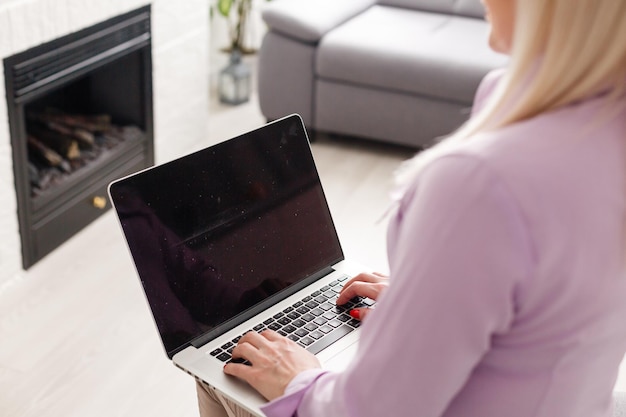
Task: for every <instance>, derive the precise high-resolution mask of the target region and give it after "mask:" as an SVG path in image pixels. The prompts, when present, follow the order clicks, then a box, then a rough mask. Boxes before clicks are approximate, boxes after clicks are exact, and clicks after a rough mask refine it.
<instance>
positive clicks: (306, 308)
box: [296, 306, 310, 314]
mask: <svg viewBox="0 0 626 417" xmlns="http://www.w3.org/2000/svg"><path fill="white" fill-rule="evenodd" d="M309 310H310V308H308V307H306V306H302V307H298V308H297V309H296V311H297V312H298V313H300V314H306V313H308V312H309Z"/></svg>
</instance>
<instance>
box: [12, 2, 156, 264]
mask: <svg viewBox="0 0 626 417" xmlns="http://www.w3.org/2000/svg"><path fill="white" fill-rule="evenodd" d="M151 50H152V48H151V20H150V6H145V7H142V8H139V9H137V10H134V11H132V12H128V13H125V14H123V15H119V16H116V17H114V18H111V19H109V20H106V21H104V22H102V23H98V24H96V25H94V26H91V27H89V28H87V29H83V30H81V31H78V32H75V33H72V34H70V35H67V36H64V37H61V38H59V39H56V40H54V41H51V42H48V43H45V44H42V45H40V46H37V47H35V48H32V49H29V50H27V51H25V52H22V53H18V54H16V55H13V56H10V57H8V58H6V59H5V60H4V68H5V84H6V95H7V110H8V117H9V128H10V138H11V147H12V153H13V154H12V156H13V169H14V178H15V187H16V196H17V205H18V221H19V229H20V238H21V244H22V264H23V267H24V268H25V269H26V268H28V267H30V266H32V265H33V264H34V263H36V262H37V261H38V260H40V259H41V258H42V257H44V256H45V255H46V254H48V253H49V252H51V251H52V250H54V249H55V248H56V247H58V246H59V245H60V244H62V243H63V242H64V241H66V240H67V239H68V238H70V237H71V236H73V235H74V234H75V233H77V232H78V231H79V230H81V229H82V228H84V227H85V226H86V225H87V224H89V223H90V222H92V221H93V220H95V219H96V218H97V217H99V216H100V215H101V214H103V213H104V212H105V211H106V210H107V209H108V208H109V206H110V204H109V203H108V201H107V199H108V197H107V195H106V186H107V185H108V183H109V182H110V181H111V180H113V179H116V178H119V177H121V176H123V175H126V174H128V173H131V172H134V171H137V170H140V169H142V168H145V167H147V166H150V165H152V164H153V163H154V145H153V143H154V141H153V114H152V56H151Z"/></svg>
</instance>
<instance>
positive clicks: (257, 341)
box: [238, 331, 268, 349]
mask: <svg viewBox="0 0 626 417" xmlns="http://www.w3.org/2000/svg"><path fill="white" fill-rule="evenodd" d="M243 343H249V344H251V345H252V346H254V347H256V348H257V349H263V348H266V347H267V346H268V340H267V338H265V337H263V336H261V335H260V334H259V333H257V332H254V331H250V332H248V333H246V334H244V335H243V336H242V337H241V339H239V342H238V344H239V345H240V344H243Z"/></svg>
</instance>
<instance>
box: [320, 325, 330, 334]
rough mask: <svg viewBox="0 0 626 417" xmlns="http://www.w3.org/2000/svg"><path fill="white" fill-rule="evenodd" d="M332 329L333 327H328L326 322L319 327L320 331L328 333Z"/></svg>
mask: <svg viewBox="0 0 626 417" xmlns="http://www.w3.org/2000/svg"><path fill="white" fill-rule="evenodd" d="M332 331H333V328H332V327H330V326H329V325H328V324H325V325H323V326H322V327H320V332H324V333H330V332H332Z"/></svg>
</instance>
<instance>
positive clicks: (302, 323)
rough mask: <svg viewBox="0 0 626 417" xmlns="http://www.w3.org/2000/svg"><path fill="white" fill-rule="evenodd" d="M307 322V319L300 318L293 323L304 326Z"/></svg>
mask: <svg viewBox="0 0 626 417" xmlns="http://www.w3.org/2000/svg"><path fill="white" fill-rule="evenodd" d="M305 324H306V321H304V320H301V319H298V320H294V321H293V322H292V323H291V325H292V326H295V327H302V326H304V325H305Z"/></svg>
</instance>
